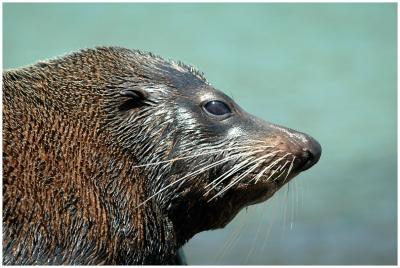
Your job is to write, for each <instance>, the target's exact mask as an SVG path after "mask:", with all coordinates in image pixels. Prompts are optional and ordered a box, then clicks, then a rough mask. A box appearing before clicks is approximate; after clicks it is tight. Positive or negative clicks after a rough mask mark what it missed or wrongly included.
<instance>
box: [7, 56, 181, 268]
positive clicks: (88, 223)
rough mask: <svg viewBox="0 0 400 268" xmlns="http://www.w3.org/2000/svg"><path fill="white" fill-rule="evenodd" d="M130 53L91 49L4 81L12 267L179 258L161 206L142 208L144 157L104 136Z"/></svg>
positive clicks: (9, 257)
mask: <svg viewBox="0 0 400 268" xmlns="http://www.w3.org/2000/svg"><path fill="white" fill-rule="evenodd" d="M123 53H124V50H112V49H98V50H96V51H95V50H88V51H86V53H83V54H73V55H70V56H68V57H67V58H63V59H62V60H55V61H51V62H49V63H39V64H37V65H34V66H32V67H28V68H25V69H24V70H23V71H9V72H6V73H5V74H4V75H3V118H4V120H3V178H4V181H3V187H4V189H3V193H4V194H3V198H4V199H3V209H4V211H3V250H4V251H3V252H4V263H5V264H11V263H20V264H47V263H48V264H83V263H85V264H124V263H130V260H135V262H138V263H147V262H148V261H149V259H151V262H152V263H168V261H169V260H170V259H171V256H172V255H174V254H175V251H176V245H175V242H174V238H173V237H170V234H171V231H170V230H168V228H170V226H171V224H170V223H169V222H168V219H167V218H166V217H163V215H162V214H161V212H160V211H158V208H157V206H152V205H153V204H152V203H151V202H149V203H146V204H145V205H144V206H142V207H141V209H139V210H138V209H136V210H135V208H136V206H137V205H138V204H139V203H141V202H143V201H144V199H145V197H146V195H145V194H144V193H145V191H146V190H147V189H146V188H145V187H144V185H145V181H146V177H144V176H143V175H142V174H140V173H139V172H138V171H137V169H134V168H131V167H132V166H134V164H135V163H136V162H137V161H136V159H134V158H133V156H132V154H129V153H127V152H125V151H124V150H123V149H122V148H121V147H120V146H119V145H118V144H117V143H115V142H113V141H112V140H110V138H109V137H110V136H111V135H110V134H109V133H108V129H107V128H102V126H104V123H103V122H105V120H106V119H105V117H106V115H105V114H104V112H103V110H102V109H101V107H102V106H104V98H102V94H103V92H102V91H103V90H104V89H105V88H106V87H107V80H108V79H111V78H110V77H109V76H113V75H115V76H117V75H121V74H117V73H116V70H119V71H121V69H122V68H120V67H119V65H120V64H123V63H122V62H121V55H123ZM108 81H109V80H108ZM50 89H51V90H50ZM94 90H96V92H94ZM153 240H156V241H155V242H154V243H152V242H151V241H153ZM153 247H154V248H153ZM147 252H148V254H149V255H151V256H146V253H147ZM135 254H136V255H138V256H136V255H135ZM126 255H132V256H131V257H129V258H126ZM53 256H56V257H55V258H53Z"/></svg>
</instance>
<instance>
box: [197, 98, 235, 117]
mask: <svg viewBox="0 0 400 268" xmlns="http://www.w3.org/2000/svg"><path fill="white" fill-rule="evenodd" d="M203 109H204V110H205V111H206V112H207V114H209V115H212V116H213V117H218V118H221V119H225V118H227V117H229V116H230V115H231V114H232V110H231V108H230V107H229V106H228V104H226V103H225V102H223V101H219V100H212V101H209V102H206V103H204V104H203Z"/></svg>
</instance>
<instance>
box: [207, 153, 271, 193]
mask: <svg viewBox="0 0 400 268" xmlns="http://www.w3.org/2000/svg"><path fill="white" fill-rule="evenodd" d="M259 151H260V150H258V151H254V152H252V153H257V152H259ZM276 153H277V152H272V153H269V154H266V155H263V156H261V157H259V158H257V159H255V160H253V161H252V162H250V161H251V159H246V160H244V161H242V162H240V163H239V164H238V165H235V166H234V167H232V168H231V169H229V170H228V171H227V172H225V173H224V174H222V175H221V176H219V177H218V178H217V179H215V180H214V181H213V182H211V183H209V184H208V185H207V186H206V188H207V187H208V186H209V185H212V184H214V185H213V187H212V188H211V189H209V190H208V191H207V192H206V193H205V194H204V195H207V194H208V193H209V192H210V191H211V190H213V189H214V188H215V187H217V186H218V185H219V184H220V183H221V182H222V181H224V180H225V179H226V178H228V177H229V176H230V175H233V174H235V173H236V172H237V171H239V170H240V169H242V168H243V167H245V166H247V165H249V164H252V163H254V162H255V161H258V160H260V159H263V158H266V157H269V156H270V155H276ZM216 182H217V183H216Z"/></svg>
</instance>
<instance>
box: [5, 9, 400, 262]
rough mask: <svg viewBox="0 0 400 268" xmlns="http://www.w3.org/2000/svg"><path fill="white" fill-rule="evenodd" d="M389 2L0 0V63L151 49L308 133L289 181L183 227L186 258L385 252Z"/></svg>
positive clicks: (390, 220)
mask: <svg viewBox="0 0 400 268" xmlns="http://www.w3.org/2000/svg"><path fill="white" fill-rule="evenodd" d="M396 9H397V5H396V4H395V3H389V4H373V3H370V4H15V3H13V4H11V3H7V4H3V68H6V69H8V68H16V67H20V66H23V65H26V64H29V63H33V62H35V61H37V60H40V59H45V58H49V57H54V56H57V55H60V54H65V53H67V52H70V51H74V50H77V49H79V48H84V47H93V46H95V45H118V46H124V47H127V48H138V49H143V50H147V51H152V52H155V53H157V54H160V55H162V56H164V57H167V58H172V59H177V60H178V59H179V60H182V61H184V62H186V63H190V64H194V65H195V66H197V67H198V68H199V69H200V70H202V71H203V72H205V74H206V76H207V78H208V80H209V81H210V82H211V83H213V84H214V85H215V86H216V87H217V88H219V89H221V90H223V91H225V92H227V93H228V94H229V95H232V96H233V97H234V99H235V100H236V101H237V102H238V103H239V104H240V105H241V106H242V107H243V108H245V109H246V110H247V111H249V112H251V113H253V114H255V115H257V116H259V117H262V118H263V119H265V120H267V121H272V122H274V123H279V124H282V125H285V126H288V127H291V128H294V129H298V130H300V131H302V132H306V133H309V134H311V135H312V136H314V137H315V138H316V139H317V140H319V141H320V143H321V144H322V147H323V155H322V158H321V160H320V162H319V163H318V164H317V166H315V167H314V168H312V169H311V170H309V171H307V172H305V173H304V174H302V175H300V176H299V177H297V178H296V179H295V180H294V181H293V182H291V183H290V185H289V189H287V188H284V189H282V190H281V191H280V192H279V193H278V194H277V195H276V196H275V197H274V198H272V199H271V200H270V201H268V202H267V203H266V204H261V205H258V206H255V207H251V208H249V209H248V210H247V211H246V210H244V211H242V213H240V215H238V217H236V218H235V220H234V221H233V222H232V223H231V224H229V225H228V226H227V227H226V228H225V229H223V230H217V231H211V232H204V233H201V234H198V235H197V236H196V237H195V238H194V239H192V240H191V241H190V242H189V243H188V244H187V245H186V247H185V251H186V255H187V259H188V261H189V263H190V264H396V263H397V228H396V226H397V200H396V195H397V190H396V189H397V180H396V178H397V175H396V174H397V151H396V146H397V140H396V137H397V133H396V129H397V128H396V126H397V118H396V99H397V91H396V85H397V76H396V75H397V68H396V58H397V41H396V40H397V35H396V32H397V29H396V20H397V13H396ZM232 237H233V239H231V238H232ZM231 240H233V241H231Z"/></svg>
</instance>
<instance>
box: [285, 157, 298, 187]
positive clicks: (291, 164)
mask: <svg viewBox="0 0 400 268" xmlns="http://www.w3.org/2000/svg"><path fill="white" fill-rule="evenodd" d="M295 159H296V156H293V160H292V162H291V163H290V166H289V169H288V171H287V173H286V176H285V178H284V179H283V183H285V182H286V179H287V177H288V176H289V174H290V172H291V171H292V169H293V164H294V160H295Z"/></svg>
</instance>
